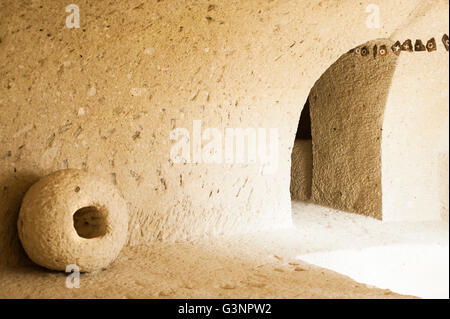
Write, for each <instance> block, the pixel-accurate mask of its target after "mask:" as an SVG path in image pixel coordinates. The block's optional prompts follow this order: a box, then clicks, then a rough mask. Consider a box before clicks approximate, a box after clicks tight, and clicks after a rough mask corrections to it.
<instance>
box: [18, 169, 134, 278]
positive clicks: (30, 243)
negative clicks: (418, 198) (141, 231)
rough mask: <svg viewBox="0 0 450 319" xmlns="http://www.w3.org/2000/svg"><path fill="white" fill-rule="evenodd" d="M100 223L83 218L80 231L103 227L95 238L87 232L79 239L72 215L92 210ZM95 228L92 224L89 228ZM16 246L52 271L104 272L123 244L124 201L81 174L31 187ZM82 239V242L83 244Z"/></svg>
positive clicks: (58, 176)
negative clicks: (71, 269)
mask: <svg viewBox="0 0 450 319" xmlns="http://www.w3.org/2000/svg"><path fill="white" fill-rule="evenodd" d="M94 207H95V208H96V210H97V212H99V214H100V215H101V217H102V218H100V217H99V216H96V218H97V220H94V221H92V217H93V216H87V217H90V218H86V216H84V217H85V218H84V219H85V220H86V221H85V222H84V227H89V224H90V223H91V224H90V226H91V228H93V227H95V226H103V227H102V228H103V231H104V234H103V232H102V235H100V236H97V237H93V236H92V234H93V233H92V231H91V232H89V231H86V229H82V230H79V231H78V232H80V233H84V234H85V236H84V237H81V236H80V235H79V234H78V232H77V230H76V228H75V224H74V223H75V221H74V213H75V212H77V211H78V210H80V209H83V208H89V209H88V210H87V211H86V212H87V214H84V215H89V213H90V212H92V210H93V208H94ZM92 223H94V224H92ZM17 227H18V233H19V238H20V241H21V242H22V245H23V248H24V249H25V251H26V253H27V255H28V256H29V257H30V259H31V260H32V261H34V262H35V263H37V264H38V265H41V266H43V267H46V268H49V269H53V270H63V271H65V270H66V267H67V266H68V265H77V266H78V267H79V269H80V271H83V272H90V271H94V270H100V269H102V268H105V267H107V266H108V265H109V264H110V263H111V262H112V261H113V260H114V259H115V258H116V257H117V255H118V254H119V252H120V250H121V249H122V247H123V245H124V244H125V241H126V239H127V229H128V213H127V207H126V204H125V201H124V200H123V198H122V197H121V196H120V194H119V192H118V191H117V190H116V189H115V187H114V186H113V185H111V184H110V183H106V182H103V181H101V180H99V179H98V178H96V177H94V176H92V175H90V174H87V173H86V172H84V171H82V170H73V169H68V170H61V171H58V172H56V173H53V174H50V175H48V176H46V177H44V178H42V179H41V180H39V181H38V182H37V183H35V184H34V185H33V186H32V187H31V188H30V189H29V190H28V192H27V193H26V195H25V197H24V199H23V202H22V206H21V208H20V213H19V219H18V221H17ZM85 237H86V238H85Z"/></svg>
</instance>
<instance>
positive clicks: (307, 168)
mask: <svg viewBox="0 0 450 319" xmlns="http://www.w3.org/2000/svg"><path fill="white" fill-rule="evenodd" d="M291 161H292V164H291V165H292V169H291V198H292V199H296V200H301V201H308V200H310V199H311V184H312V169H313V157H312V141H311V140H295V142H294V148H293V149H292V157H291Z"/></svg>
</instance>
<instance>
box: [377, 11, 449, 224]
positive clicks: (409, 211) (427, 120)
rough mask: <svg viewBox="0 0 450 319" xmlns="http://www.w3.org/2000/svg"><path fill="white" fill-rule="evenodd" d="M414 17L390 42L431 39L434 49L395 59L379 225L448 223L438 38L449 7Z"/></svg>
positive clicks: (443, 77)
mask: <svg viewBox="0 0 450 319" xmlns="http://www.w3.org/2000/svg"><path fill="white" fill-rule="evenodd" d="M419 9H422V10H419ZM423 12H426V14H423ZM413 15H415V16H417V18H416V19H412V21H411V23H410V24H409V25H408V28H405V29H401V30H398V31H397V32H396V33H395V34H393V35H392V37H391V39H393V40H394V39H406V38H412V39H421V40H422V42H423V43H427V41H428V40H429V39H432V38H435V39H436V42H437V50H436V51H431V52H428V51H424V52H412V53H408V52H402V54H400V56H399V58H398V60H397V66H396V69H395V73H394V76H393V78H392V83H391V87H390V90H389V95H388V97H387V100H386V108H385V110H386V111H385V113H384V120H383V134H382V185H383V220H385V221H405V220H416V221H421V220H438V219H441V218H442V217H443V218H444V219H447V220H448V198H449V186H448V185H449V182H448V180H449V173H448V167H449V57H448V54H449V52H448V51H446V49H445V47H444V45H443V43H442V41H441V38H442V36H443V34H444V33H447V34H448V30H449V20H448V16H449V6H448V3H447V6H445V7H440V6H436V7H434V6H428V7H427V6H425V4H424V5H421V6H420V7H418V8H417V10H415V11H414V12H413ZM424 25H426V26H427V28H423V26H424Z"/></svg>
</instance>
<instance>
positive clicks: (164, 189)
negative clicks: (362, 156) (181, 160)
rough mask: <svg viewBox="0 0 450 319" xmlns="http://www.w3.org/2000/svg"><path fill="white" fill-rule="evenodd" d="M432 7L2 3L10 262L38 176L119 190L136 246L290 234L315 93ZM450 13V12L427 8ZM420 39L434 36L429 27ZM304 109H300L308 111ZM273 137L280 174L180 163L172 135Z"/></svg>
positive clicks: (1, 156) (1, 88) (3, 183)
mask: <svg viewBox="0 0 450 319" xmlns="http://www.w3.org/2000/svg"><path fill="white" fill-rule="evenodd" d="M423 2H424V1H422V0H403V1H395V3H394V2H393V1H387V0H384V1H379V6H380V12H381V13H382V20H381V25H380V28H373V29H368V28H367V26H366V19H367V15H368V14H367V13H366V11H365V10H366V7H367V6H368V5H369V4H370V3H371V1H359V2H358V3H356V4H355V2H354V1H353V0H345V1H332V0H328V1H321V2H317V1H283V0H276V1H262V0H255V1H235V0H227V1H220V3H219V2H218V3H211V2H210V1H206V0H200V1H193V0H190V1H189V0H186V1H151V2H150V1H149V2H141V1H135V0H131V1H115V0H112V1H86V0H80V1H77V5H78V6H79V7H80V16H81V26H80V28H79V29H68V28H66V27H65V20H66V17H67V16H68V13H66V12H65V7H66V5H67V3H66V2H65V1H61V0H57V1H51V2H49V1H39V0H33V1H29V2H21V1H15V0H3V1H1V3H0V15H1V16H0V59H1V61H4V63H2V64H1V65H0V74H1V77H0V114H1V115H0V116H1V117H0V143H1V144H0V145H1V146H0V201H1V203H2V205H1V206H0V252H1V258H0V264H6V263H11V264H14V263H17V262H18V261H19V260H21V259H22V256H23V254H21V253H20V251H21V248H20V245H19V242H18V239H17V233H16V227H15V223H16V220H17V212H18V210H19V206H20V201H21V199H22V196H23V194H24V192H25V191H26V190H27V189H28V187H29V186H30V185H31V184H32V183H33V182H35V181H36V180H37V179H38V178H39V177H42V176H43V175H45V174H48V173H51V172H53V171H55V170H58V169H63V168H82V169H86V170H88V171H89V172H91V173H95V174H98V175H100V176H102V177H103V178H104V179H106V180H109V181H110V182H111V183H114V184H116V185H117V187H118V189H119V190H120V192H121V193H122V194H123V196H124V198H125V200H126V201H127V203H128V208H129V213H130V225H129V229H130V233H129V238H128V244H129V245H136V244H141V243H149V242H153V241H156V240H186V239H191V238H196V237H199V236H209V235H217V234H231V233H238V232H246V231H253V230H258V229H264V228H269V227H270V228H272V227H283V226H286V225H289V224H290V196H289V182H290V156H291V150H292V146H293V142H294V136H295V130H296V125H297V123H298V119H299V116H300V112H301V106H302V105H304V103H305V101H306V98H307V96H308V94H309V91H310V89H311V88H312V86H313V85H314V83H315V81H316V80H317V79H318V78H319V76H320V75H321V74H322V73H323V72H324V71H325V70H326V69H327V68H328V67H329V66H330V65H331V64H332V63H333V62H334V61H335V60H336V59H337V58H338V57H339V56H341V55H342V53H343V52H347V51H348V50H349V49H350V48H353V47H355V46H356V45H358V44H360V43H364V42H365V41H367V40H368V39H374V38H382V37H388V36H389V35H391V34H392V33H393V32H395V30H397V29H398V28H401V26H402V25H405V24H408V23H409V21H410V20H411V17H409V14H410V12H412V11H413V10H414V9H415V8H416V7H417V5H418V4H419V3H423ZM428 2H429V3H432V4H433V5H436V3H439V4H441V5H446V6H448V1H428ZM424 27H425V26H424ZM299 106H300V107H299ZM194 120H201V121H202V125H203V127H214V128H217V129H219V130H224V129H225V128H227V127H230V128H236V127H239V128H247V127H257V128H278V129H279V143H278V144H279V145H278V146H279V149H278V150H279V151H278V156H279V166H278V171H277V173H276V174H273V175H267V176H266V175H262V174H261V167H260V166H261V165H260V163H256V164H253V163H249V164H233V165H231V164H226V165H225V164H221V165H218V164H204V163H201V164H186V165H183V164H175V163H173V162H171V161H170V150H171V147H172V145H173V141H171V140H170V132H171V130H172V129H174V128H186V129H187V130H188V131H189V132H191V134H192V130H193V128H192V126H193V121H194Z"/></svg>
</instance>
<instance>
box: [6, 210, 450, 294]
mask: <svg viewBox="0 0 450 319" xmlns="http://www.w3.org/2000/svg"><path fill="white" fill-rule="evenodd" d="M293 221H294V224H295V227H292V228H290V229H285V230H279V231H272V232H264V233H254V234H248V235H245V236H234V237H227V238H215V239H209V240H203V241H197V242H184V243H155V244H153V245H149V246H138V247H127V248H125V249H124V250H123V251H122V253H121V254H120V256H119V258H118V259H117V260H116V261H115V262H114V263H113V264H112V265H111V266H110V267H109V268H108V269H106V270H104V271H100V272H96V273H90V274H81V278H80V288H72V289H69V288H67V287H66V274H64V273H60V272H53V271H48V270H45V269H43V268H40V267H38V266H34V265H32V264H30V265H29V266H24V267H19V268H5V269H2V270H0V298H411V296H407V295H400V294H396V293H394V292H392V291H390V290H388V289H379V288H375V287H374V286H373V284H365V283H359V282H357V281H355V280H353V279H351V278H350V277H348V276H345V275H342V274H339V273H337V272H335V271H332V270H329V269H325V268H322V267H319V266H318V265H315V264H314V263H316V264H320V262H321V261H320V259H322V262H323V259H324V258H323V256H322V257H321V258H319V262H318V261H317V260H314V258H312V257H311V256H314V254H323V253H328V252H338V251H348V250H356V251H362V250H364V249H367V248H373V247H390V246H391V245H398V244H406V243H408V244H422V245H441V246H442V247H447V251H448V223H435V222H428V223H417V224H401V225H400V224H383V223H381V222H379V221H375V220H373V219H370V218H366V217H361V216H358V215H353V214H347V213H342V212H336V211H333V210H330V209H328V208H323V207H318V206H315V205H311V204H306V203H300V202H294V203H293ZM302 256H303V257H302ZM316 256H317V255H316ZM304 259H307V260H309V261H310V262H311V263H308V262H306V261H305V260H304ZM316 259H317V258H316ZM326 259H327V258H325V260H326ZM447 259H448V258H447ZM329 268H331V269H332V268H333V267H329ZM447 268H448V264H447ZM426 271H427V272H432V271H433V270H432V269H429V270H426ZM350 276H351V275H350ZM447 284H448V280H447ZM447 287H448V286H447ZM444 289H445V287H444ZM447 290H448V288H447ZM416 296H417V295H416Z"/></svg>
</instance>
